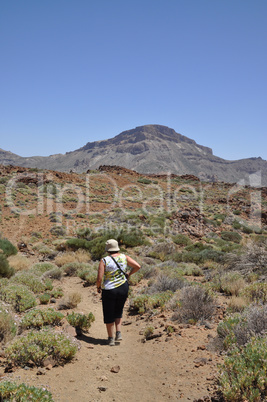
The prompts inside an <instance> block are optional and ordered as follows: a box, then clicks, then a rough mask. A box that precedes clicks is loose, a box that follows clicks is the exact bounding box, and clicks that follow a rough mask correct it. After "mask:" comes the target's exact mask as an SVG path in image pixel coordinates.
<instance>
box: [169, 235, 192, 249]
mask: <svg viewBox="0 0 267 402" xmlns="http://www.w3.org/2000/svg"><path fill="white" fill-rule="evenodd" d="M172 240H173V242H174V243H175V244H178V245H179V246H189V245H190V244H191V243H192V242H191V240H190V239H189V237H187V236H186V235H184V234H181V233H179V234H177V235H175V236H172Z"/></svg>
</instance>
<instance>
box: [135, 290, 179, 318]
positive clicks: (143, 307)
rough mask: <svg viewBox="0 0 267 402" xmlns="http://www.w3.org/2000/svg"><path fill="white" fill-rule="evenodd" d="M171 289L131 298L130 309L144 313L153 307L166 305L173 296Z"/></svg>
mask: <svg viewBox="0 0 267 402" xmlns="http://www.w3.org/2000/svg"><path fill="white" fill-rule="evenodd" d="M172 295H173V293H172V292H171V291H167V292H162V293H154V294H152V295H148V294H143V295H139V296H136V297H134V298H133V299H131V300H130V310H132V311H135V312H138V313H139V314H144V313H145V312H146V311H149V310H151V309H153V308H157V307H160V308H161V309H162V308H163V307H164V305H165V303H166V302H167V301H168V300H169V299H170V298H171V297H172Z"/></svg>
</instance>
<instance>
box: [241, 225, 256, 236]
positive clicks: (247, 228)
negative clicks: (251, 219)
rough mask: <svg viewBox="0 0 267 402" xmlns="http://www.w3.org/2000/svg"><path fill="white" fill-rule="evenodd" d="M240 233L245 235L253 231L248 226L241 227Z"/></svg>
mask: <svg viewBox="0 0 267 402" xmlns="http://www.w3.org/2000/svg"><path fill="white" fill-rule="evenodd" d="M242 232H243V233H246V234H251V233H253V229H252V228H251V227H249V226H242Z"/></svg>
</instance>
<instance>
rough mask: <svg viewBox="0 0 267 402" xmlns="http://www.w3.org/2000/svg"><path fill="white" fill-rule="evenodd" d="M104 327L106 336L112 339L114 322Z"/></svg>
mask: <svg viewBox="0 0 267 402" xmlns="http://www.w3.org/2000/svg"><path fill="white" fill-rule="evenodd" d="M106 327H107V332H108V336H109V337H111V338H112V337H113V329H114V322H112V323H110V324H106Z"/></svg>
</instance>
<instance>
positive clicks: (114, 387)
mask: <svg viewBox="0 0 267 402" xmlns="http://www.w3.org/2000/svg"><path fill="white" fill-rule="evenodd" d="M61 287H62V288H63V290H64V293H67V292H74V291H79V292H80V293H81V294H82V302H81V303H80V304H79V305H78V307H77V309H76V310H77V311H79V312H84V313H88V312H90V311H92V312H93V314H94V315H95V318H96V321H95V322H94V323H93V324H92V327H91V328H90V332H89V333H88V334H85V335H83V336H82V337H81V338H80V340H79V343H80V350H79V351H78V353H77V355H76V357H75V359H74V360H73V361H72V362H71V363H68V364H66V365H65V366H64V367H53V368H52V370H46V371H45V374H44V375H37V374H36V373H37V369H30V370H25V369H19V370H17V371H16V372H14V373H12V374H11V378H16V379H19V381H20V382H26V383H28V384H30V385H35V386H44V387H47V388H48V389H49V390H50V391H51V392H52V395H53V398H54V400H55V401H56V402H72V401H81V402H87V401H90V402H91V401H92V402H93V401H115V402H122V401H129V402H132V401H144V402H150V401H166V400H170V401H181V402H182V401H188V400H192V401H193V400H194V399H196V398H200V397H203V396H204V395H208V394H209V391H208V390H207V389H208V388H209V387H210V385H209V384H210V383H211V382H212V380H211V378H212V376H213V375H214V373H215V372H216V364H217V362H218V361H219V357H218V356H217V355H216V354H215V353H212V352H209V351H208V350H206V349H204V350H201V349H198V346H201V347H203V345H204V347H205V345H207V344H208V341H209V339H210V336H214V335H215V330H214V329H213V330H204V329H203V327H190V328H184V329H181V331H180V334H179V335H178V334H172V336H170V337H168V336H167V335H165V334H164V336H162V337H160V338H158V339H156V340H151V341H147V342H146V343H142V342H141V339H142V335H140V331H142V329H144V328H145V327H146V326H148V325H151V323H149V322H145V320H142V319H141V318H140V317H139V316H138V317H136V316H134V317H127V314H125V317H124V320H125V322H126V323H130V324H129V325H124V326H123V329H122V334H123V340H122V341H121V342H118V343H117V344H116V346H115V347H110V346H108V345H107V344H106V339H107V336H106V329H105V326H104V324H103V320H102V306H101V301H100V297H99V295H98V294H97V293H95V292H94V290H95V289H94V288H84V287H83V286H82V282H81V281H80V279H78V278H64V279H63V281H62V283H61ZM126 311H127V308H125V312H126ZM156 324H157V325H158V327H159V328H160V327H161V326H163V325H165V324H166V318H164V316H163V317H161V318H160V319H158V322H157V323H156ZM153 325H154V326H155V323H154V322H153ZM157 325H156V326H157ZM199 358H204V359H206V360H205V364H204V365H203V366H202V365H201V366H199V367H196V363H195V362H194V360H195V359H199ZM115 366H119V368H120V369H119V372H118V373H114V372H112V371H111V369H112V368H113V367H115Z"/></svg>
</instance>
